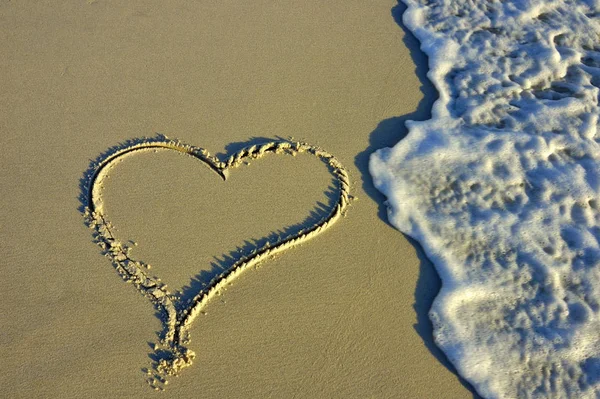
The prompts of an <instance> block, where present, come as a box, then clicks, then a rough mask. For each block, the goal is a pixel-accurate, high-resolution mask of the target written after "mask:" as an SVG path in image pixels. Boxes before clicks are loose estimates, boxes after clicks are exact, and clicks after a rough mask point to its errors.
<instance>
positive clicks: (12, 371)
mask: <svg viewBox="0 0 600 399" xmlns="http://www.w3.org/2000/svg"><path fill="white" fill-rule="evenodd" d="M392 8H394V11H393V12H392V11H391V9H392ZM402 9H403V7H402V6H397V4H396V3H395V2H394V1H387V0H386V1H377V2H362V1H344V2H342V1H329V2H319V1H312V0H311V1H304V2H292V1H278V2H275V1H273V2H268V1H253V2H250V1H245V0H244V1H236V2H232V1H227V0H226V1H218V2H217V1H202V2H195V3H191V2H184V1H169V2H167V3H162V2H150V1H139V2H117V1H104V0H96V1H57V2H9V1H7V2H1V3H0V19H1V21H2V23H1V24H0V33H1V37H2V39H1V40H0V49H1V53H2V54H3V57H2V60H1V61H0V80H1V84H0V87H2V94H3V96H2V97H1V98H0V102H1V103H0V106H1V109H2V111H1V112H0V127H1V129H2V134H1V135H0V145H1V148H2V157H1V158H0V166H1V167H0V189H1V190H2V191H1V192H2V195H1V196H0V205H1V209H2V211H1V212H0V255H1V257H2V260H3V261H2V262H1V263H0V268H1V273H2V274H1V275H2V277H3V281H2V286H3V293H4V295H3V300H2V301H0V339H1V343H2V345H1V346H0V356H1V359H2V361H1V362H0V364H1V366H0V390H1V391H0V396H2V397H10V398H32V397H61V398H81V397H89V398H106V397H129V398H137V397H140V398H141V397H150V396H152V395H159V394H160V395H162V396H163V397H174V398H175V397H177V398H188V397H189V398H192V397H199V396H202V397H206V398H226V397H244V398H264V397H306V398H315V397H346V398H347V397H357V398H358V397H360V398H363V397H376V398H397V397H398V398H399V397H406V398H434V397H444V398H470V397H473V394H472V393H471V392H470V391H469V389H468V388H467V387H465V385H464V384H463V383H461V381H460V380H459V379H458V378H457V376H456V375H455V374H454V373H453V372H452V371H451V368H450V367H449V365H448V364H447V361H446V360H445V359H444V357H443V355H442V354H441V352H440V351H439V350H438V349H437V348H436V347H435V346H434V344H433V341H432V338H431V325H430V323H429V320H428V318H427V310H428V309H429V307H430V306H431V302H432V300H433V298H434V296H435V295H436V293H437V291H438V290H439V280H438V278H437V276H436V274H435V272H434V270H433V268H432V266H431V265H430V264H429V263H428V262H427V261H426V260H425V259H424V258H423V257H422V255H421V253H420V252H419V251H418V250H417V249H415V247H414V246H413V245H412V244H411V243H409V242H408V241H407V240H406V239H404V238H402V235H401V233H399V232H398V231H397V230H395V229H393V228H392V227H390V226H389V225H388V224H387V223H386V221H385V206H384V205H383V202H382V201H383V198H382V196H381V195H380V194H378V193H377V191H376V190H375V189H374V187H373V185H372V183H371V181H370V177H369V175H368V170H367V162H368V157H369V155H370V154H371V153H372V152H373V151H374V150H375V149H378V148H381V147H384V146H391V145H393V144H395V143H396V142H397V141H398V140H399V139H400V138H402V136H403V134H405V132H406V130H405V128H404V124H403V123H404V121H405V120H406V119H426V118H427V117H428V115H427V111H428V109H429V108H430V107H431V104H432V102H433V101H434V100H435V92H434V91H433V89H432V88H431V85H430V84H429V83H428V82H427V81H426V79H425V78H424V75H425V73H426V71H427V70H426V59H425V58H424V56H423V55H422V54H421V53H419V52H418V50H417V49H418V44H417V43H416V41H415V39H414V37H412V36H410V35H408V34H407V33H405V32H404V31H403V29H402V27H401V26H399V15H400V13H401V11H402ZM159 134H163V135H166V136H168V137H169V138H176V139H179V140H181V142H182V143H185V144H189V145H192V146H196V147H201V148H205V149H207V150H208V151H209V152H210V153H211V154H214V155H215V156H216V157H217V158H218V159H219V160H221V161H225V162H226V160H227V159H228V158H229V157H230V156H232V155H234V154H236V153H238V152H239V151H240V150H242V149H248V148H252V146H256V147H254V150H252V151H249V153H250V154H255V153H254V152H253V151H257V149H258V148H260V147H261V145H264V144H265V143H269V142H273V141H275V142H283V141H285V142H291V143H296V142H300V143H308V145H310V146H317V147H319V148H322V149H324V150H325V151H327V152H328V153H330V154H332V155H333V156H335V159H336V162H339V165H342V166H343V168H344V169H343V170H344V171H347V173H348V176H349V186H348V187H347V190H349V193H350V194H349V197H348V198H347V199H345V197H344V189H343V187H344V183H343V179H342V178H341V177H340V175H339V173H337V172H336V170H341V169H336V168H337V166H335V165H334V166H332V165H331V164H328V163H327V162H325V164H324V162H323V160H322V159H321V158H320V157H318V156H317V157H315V156H311V155H310V154H306V153H303V154H297V155H296V156H289V154H281V156H278V155H269V156H265V157H262V158H260V159H253V157H252V156H248V152H247V153H246V154H247V155H246V156H244V157H243V159H239V162H241V163H240V165H239V167H237V168H235V170H230V171H229V172H230V173H229V174H228V176H227V180H226V181H224V180H223V179H221V178H220V177H219V176H218V175H216V174H215V173H214V170H211V169H210V167H209V168H207V167H206V165H202V162H198V160H197V159H194V158H193V157H190V156H186V155H183V154H179V153H175V152H173V151H165V150H160V149H158V150H157V152H153V151H144V152H143V153H140V154H137V155H135V156H131V157H125V158H123V160H122V161H120V162H118V164H116V165H114V166H113V167H111V168H110V170H109V171H107V173H106V176H105V177H104V178H103V181H102V187H99V188H98V189H99V190H100V191H101V192H102V194H101V195H102V203H103V205H102V206H103V208H102V210H103V212H105V214H106V215H107V217H108V218H109V219H110V222H112V224H113V227H111V232H112V233H114V234H115V235H118V237H119V241H120V242H122V243H125V244H126V246H128V247H130V248H131V249H130V250H129V253H130V254H131V256H132V258H133V259H136V260H140V261H142V262H144V264H145V265H151V266H152V268H151V269H147V268H145V267H142V268H139V269H132V270H133V272H132V273H134V274H136V273H137V272H138V271H140V270H145V271H147V272H148V273H149V274H152V275H153V276H160V278H161V284H163V283H164V284H167V285H168V290H169V292H170V293H177V292H179V291H181V295H180V296H181V298H180V299H181V300H182V301H185V300H189V299H192V300H193V299H194V292H196V293H197V292H200V290H201V289H203V287H206V286H207V285H209V284H210V281H211V279H212V278H213V277H214V276H215V275H218V274H219V273H223V272H226V270H227V268H228V267H230V266H231V265H233V264H235V262H236V260H239V259H242V258H243V257H248V256H251V255H250V254H252V251H253V250H255V251H260V250H261V248H265V245H266V242H267V241H269V242H270V243H271V244H270V245H273V246H277V245H278V244H280V243H281V242H282V240H285V237H295V236H297V237H300V236H301V234H303V233H302V230H303V229H310V228H312V227H315V226H320V225H322V223H324V222H325V221H327V220H328V219H327V218H328V217H329V216H331V215H332V214H335V215H338V213H339V215H340V216H341V214H342V213H344V215H343V217H339V220H337V221H336V223H335V224H334V225H332V226H330V228H328V229H327V231H324V232H322V234H319V235H318V236H317V237H314V239H311V240H310V241H306V242H305V241H302V242H298V243H297V244H298V245H295V246H294V247H293V248H289V249H287V250H286V251H285V252H280V253H278V254H276V255H274V256H273V254H270V256H268V257H266V259H263V260H262V262H260V264H259V265H252V267H249V268H248V270H247V271H245V272H244V273H243V274H241V275H240V276H239V277H237V278H236V279H235V280H234V281H233V282H232V284H229V285H227V286H226V287H224V289H222V290H220V292H219V294H218V295H215V296H214V297H213V298H212V299H211V300H210V301H207V303H203V306H202V309H201V311H202V312H200V309H199V312H200V313H199V314H195V315H194V317H195V320H194V322H193V323H190V324H189V326H188V327H189V331H186V332H189V334H190V335H191V336H192V337H193V339H192V340H191V342H189V344H186V346H187V348H188V349H189V350H191V351H193V352H195V359H194V362H193V365H192V366H191V367H187V368H185V370H182V372H181V375H180V376H179V378H172V379H170V380H169V384H168V386H165V385H164V384H155V383H153V384H154V386H157V387H160V388H161V389H162V388H166V390H165V391H164V392H162V393H154V391H153V390H152V386H153V385H152V384H148V379H149V378H150V379H151V378H152V376H150V377H149V376H148V375H147V373H146V370H152V367H153V364H154V363H155V362H156V361H157V357H156V356H155V354H156V352H155V344H156V343H157V342H159V341H160V338H161V334H163V333H164V330H165V328H164V327H165V325H164V322H163V321H162V320H161V317H160V309H158V312H157V308H156V307H153V304H152V303H151V302H150V301H149V300H148V297H147V296H146V297H144V296H143V295H140V294H139V292H138V290H136V287H135V283H134V284H126V283H125V282H124V281H123V278H122V275H123V273H121V276H120V275H119V270H118V267H117V266H115V260H116V261H117V263H118V262H120V261H122V258H121V257H120V256H121V255H123V254H120V253H116V254H115V253H114V252H113V253H112V254H109V256H102V251H101V250H100V248H99V247H98V245H97V243H95V242H94V238H93V236H94V226H92V227H93V228H92V229H90V228H89V226H88V225H89V223H90V219H88V222H87V224H88V225H86V219H85V217H84V212H85V210H84V208H85V193H86V188H87V187H86V184H85V183H86V182H89V179H86V176H88V175H86V173H88V172H89V171H90V170H91V169H90V168H92V169H93V168H94V165H95V164H94V160H97V159H99V158H98V157H100V156H101V155H102V154H105V153H106V151H107V150H109V149H110V148H111V147H113V146H115V145H123V143H126V142H127V141H128V140H135V139H140V138H142V137H149V138H154V139H155V140H156V139H157V138H160V137H162V136H159ZM160 140H162V139H160ZM311 148H312V147H311ZM288 150H289V149H288ZM284 152H285V151H284ZM309 152H310V151H309ZM215 162H216V161H215ZM235 162H237V161H235ZM246 163H249V165H246ZM336 165H337V164H336ZM209 166H210V165H209ZM332 171H333V174H332ZM344 173H345V172H344ZM346 194H347V193H346ZM347 202H349V204H350V205H349V206H348V208H347V209H345V211H344V212H342V210H343V209H340V204H342V203H343V207H345V205H346V203H347ZM336 207H338V208H336ZM336 209H338V211H336ZM331 212H333V213H331ZM336 217H337V216H336ZM96 233H97V234H96V241H97V238H98V234H99V233H100V232H96ZM109 252H110V251H109ZM117 256H119V259H120V260H119V259H117V258H116V257H117ZM116 269H117V270H116ZM196 316H197V317H196ZM186 328H187V327H186ZM167 330H168V329H167ZM167 343H168V342H167ZM155 382H156V381H155Z"/></svg>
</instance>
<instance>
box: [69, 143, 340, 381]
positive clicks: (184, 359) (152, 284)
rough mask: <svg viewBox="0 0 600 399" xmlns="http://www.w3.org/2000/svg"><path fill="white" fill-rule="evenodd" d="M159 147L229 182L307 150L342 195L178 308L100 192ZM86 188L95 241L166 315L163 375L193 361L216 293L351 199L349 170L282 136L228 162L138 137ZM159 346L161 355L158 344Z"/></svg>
mask: <svg viewBox="0 0 600 399" xmlns="http://www.w3.org/2000/svg"><path fill="white" fill-rule="evenodd" d="M157 149H163V150H173V151H177V152H180V153H184V154H187V155H189V156H192V157H193V158H196V159H197V160H199V161H201V162H203V163H204V164H205V165H206V166H208V167H210V168H211V169H212V170H213V171H214V172H216V173H217V174H218V175H219V176H220V177H221V178H222V179H223V180H224V181H226V180H227V172H228V171H229V170H231V169H234V168H236V167H238V166H240V165H241V164H242V163H243V162H244V161H245V160H249V159H259V158H262V157H263V156H265V155H267V154H270V153H275V154H289V155H295V154H297V153H301V152H303V153H308V154H311V155H313V156H315V157H317V158H319V159H320V160H321V161H323V162H324V163H325V164H326V165H327V167H328V169H329V172H330V173H331V174H332V175H333V176H334V177H335V178H336V180H337V182H338V189H339V196H338V199H337V201H336V204H335V205H334V206H333V207H331V210H330V212H329V213H328V215H327V216H325V217H323V218H321V220H319V221H318V222H317V223H314V224H312V225H311V226H308V227H305V228H302V229H300V230H299V231H297V232H294V233H290V234H288V235H286V236H284V237H283V238H281V239H280V240H278V241H277V242H276V243H275V244H273V245H271V244H270V243H269V242H267V243H266V244H265V245H263V246H262V247H260V248H257V249H255V250H254V251H252V252H251V253H250V254H247V255H242V256H240V257H239V258H237V260H235V262H234V263H233V264H232V265H231V266H230V267H229V268H227V269H226V270H224V271H223V272H222V273H220V274H219V275H217V276H215V277H214V278H213V279H212V280H211V281H210V282H209V283H208V285H207V286H206V287H203V288H202V289H200V290H199V291H198V293H197V294H196V295H195V296H194V297H193V298H192V299H191V300H190V301H189V302H188V306H186V307H185V308H182V309H177V306H176V304H177V303H179V301H178V300H177V298H176V297H174V296H173V294H172V293H170V292H169V291H168V290H167V289H166V284H164V283H162V281H161V280H160V278H158V277H152V276H150V275H148V274H147V269H149V267H148V265H147V264H144V263H143V262H140V261H137V260H135V259H132V258H131V257H130V256H129V254H128V247H127V246H123V245H122V244H121V243H120V242H119V240H118V239H117V238H116V236H115V235H114V234H113V231H112V225H111V223H110V222H109V221H108V220H107V218H106V217H105V215H104V213H103V212H102V211H103V203H102V198H101V195H100V191H101V186H102V181H103V179H104V178H105V177H106V175H107V173H108V171H109V170H110V169H111V168H112V167H113V166H114V165H115V164H116V163H117V161H120V160H121V159H122V158H123V157H125V156H129V155H132V154H135V153H139V152H143V151H149V150H157ZM81 189H82V195H81V198H80V199H81V201H82V204H83V207H82V209H81V210H82V213H83V215H84V218H85V223H86V225H87V226H88V227H90V228H91V229H92V230H93V233H92V235H93V238H94V241H95V242H96V243H97V244H98V245H99V246H100V247H101V248H102V250H103V252H104V254H105V255H106V256H108V257H109V258H110V259H111V261H112V263H113V266H114V267H115V269H116V270H117V272H118V273H119V274H120V275H121V277H122V278H123V279H124V280H125V281H126V282H128V283H133V285H134V286H135V287H136V289H137V290H138V292H140V293H141V294H142V295H144V296H145V297H146V298H148V299H149V300H150V301H151V302H152V304H153V305H154V307H155V308H157V309H158V310H160V311H161V313H162V314H163V315H165V316H166V317H165V318H164V319H162V320H161V321H162V323H163V328H164V331H163V334H162V338H161V344H162V345H163V346H165V347H166V348H167V350H166V351H162V352H163V355H162V356H161V357H162V358H161V359H159V360H158V361H157V363H156V364H155V369H156V370H157V372H159V373H160V374H161V375H163V376H167V375H177V374H178V373H179V371H180V370H181V369H183V368H185V367H188V366H190V365H191V364H192V362H193V359H194V357H195V353H194V352H193V351H191V350H190V349H188V348H187V347H185V346H184V345H185V344H189V342H190V341H191V339H190V332H189V329H190V327H191V325H192V323H193V321H194V320H195V319H196V317H197V316H198V315H199V314H200V313H201V311H202V309H203V308H204V306H205V305H206V304H207V303H208V302H209V301H210V299H211V298H212V297H214V295H215V294H217V293H218V292H219V291H220V290H221V289H222V288H224V287H225V285H227V284H229V283H231V282H232V281H233V280H234V279H235V278H236V277H237V276H238V275H239V274H241V273H242V272H243V271H244V270H246V269H248V268H250V267H251V266H254V265H256V264H258V263H260V262H262V261H264V260H265V259H266V258H268V257H270V256H272V255H274V254H276V253H279V252H282V251H285V250H287V249H290V248H292V247H294V246H296V245H298V244H300V243H303V242H306V241H307V240H309V239H311V238H314V237H315V236H317V235H319V234H320V233H322V232H323V231H325V230H326V229H328V228H329V227H330V226H331V225H333V224H334V223H335V222H336V221H337V220H338V219H339V218H340V216H343V215H344V214H345V211H346V208H347V207H348V205H349V201H350V183H349V178H348V173H347V171H346V169H345V168H344V167H343V166H342V164H341V163H340V162H339V161H338V160H337V159H336V158H335V157H334V156H333V155H331V154H330V153H328V152H326V151H324V150H323V149H321V148H319V147H316V146H312V145H310V144H307V143H302V142H296V141H288V140H281V139H278V140H273V141H270V142H267V143H264V144H259V145H249V146H246V147H244V148H242V149H241V150H239V151H237V152H235V153H234V154H232V155H231V156H229V158H227V159H226V160H225V161H221V160H219V158H218V157H215V156H212V155H210V153H209V152H208V151H207V150H206V149H204V148H200V147H195V146H192V145H189V144H184V143H182V142H180V141H179V140H174V139H168V138H167V137H166V136H162V135H159V136H157V137H156V138H142V139H136V140H133V141H128V142H126V143H124V144H123V145H120V146H116V147H113V148H111V149H109V150H108V151H107V152H105V153H104V154H101V155H100V156H99V157H98V158H97V159H96V160H95V161H94V162H92V164H91V165H90V168H88V171H87V172H86V174H85V175H84V178H83V179H82V180H81ZM155 350H156V352H157V353H158V350H157V348H155ZM165 352H166V353H165ZM148 373H149V372H148ZM149 374H150V373H149ZM149 382H150V383H151V385H153V386H154V388H155V389H163V388H162V387H161V386H157V382H159V383H163V384H164V383H165V382H166V378H164V377H162V376H156V377H155V378H154V379H151V380H150V381H149Z"/></svg>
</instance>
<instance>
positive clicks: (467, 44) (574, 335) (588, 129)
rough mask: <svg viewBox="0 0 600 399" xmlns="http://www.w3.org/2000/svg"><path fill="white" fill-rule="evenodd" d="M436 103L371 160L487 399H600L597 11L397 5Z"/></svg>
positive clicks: (521, 5)
mask: <svg viewBox="0 0 600 399" xmlns="http://www.w3.org/2000/svg"><path fill="white" fill-rule="evenodd" d="M404 1H405V2H406V3H407V5H408V10H407V11H406V12H405V14H404V22H405V24H406V26H407V27H408V28H409V29H410V30H411V31H412V32H413V33H414V34H415V35H416V36H417V38H418V39H419V41H420V42H421V48H422V49H423V51H424V52H425V53H427V55H428V56H429V68H430V72H429V74H428V76H429V78H430V80H431V81H432V82H433V84H434V85H435V86H436V88H437V90H438V91H439V93H440V97H439V99H438V100H437V101H436V103H435V105H434V109H433V110H432V119H430V120H428V121H425V122H410V123H408V124H407V125H408V128H409V134H408V136H407V137H406V138H405V139H404V140H402V141H401V142H400V143H399V144H397V145H396V146H395V147H393V148H391V149H390V148H386V149H382V150H380V151H377V152H376V153H375V154H373V156H372V157H371V161H370V171H371V174H372V176H373V179H374V182H375V185H376V187H377V188H378V189H379V190H380V191H381V192H383V193H384V194H385V195H386V197H387V199H388V211H389V219H390V222H391V223H392V224H394V226H396V227H397V228H398V229H400V230H402V231H403V232H405V233H407V234H409V235H411V236H412V237H414V238H415V239H417V240H418V241H419V242H420V243H421V244H422V246H423V248H424V249H425V251H426V253H427V255H428V257H429V258H430V259H431V260H432V262H433V263H434V264H435V266H436V268H437V270H438V272H439V274H440V276H441V279H442V282H443V286H442V289H441V291H440V293H439V295H438V297H437V298H436V300H435V302H434V305H433V307H432V309H431V312H430V317H431V320H432V322H433V326H434V338H435V340H436V343H437V344H438V346H439V347H440V348H441V349H442V350H443V351H444V352H445V353H446V354H447V356H448V358H449V359H450V361H451V362H452V363H453V364H454V365H455V366H456V368H457V370H458V372H459V373H460V374H461V375H462V376H463V377H465V378H466V379H467V380H468V381H470V382H471V383H472V384H473V385H474V386H475V388H476V389H477V391H478V392H479V393H480V394H481V395H482V396H484V397H486V398H516V397H519V398H530V397H531V398H542V397H543V398H547V397H552V398H554V397H556V398H562V397H571V398H596V397H600V319H599V312H600V196H599V193H600V163H599V160H600V146H599V144H598V143H599V142H600V136H599V135H598V128H597V127H598V117H599V115H600V108H599V107H598V95H599V90H598V87H600V24H599V12H600V1H592V0H589V1H583V0H580V1H569V0H555V1H547V0H546V1H541V0H523V1H483V0H481V1H476V0H437V1H431V0H404Z"/></svg>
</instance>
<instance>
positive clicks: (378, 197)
mask: <svg viewBox="0 0 600 399" xmlns="http://www.w3.org/2000/svg"><path fill="white" fill-rule="evenodd" d="M405 10H406V5H404V3H402V2H401V1H399V2H398V4H397V5H396V6H395V7H394V8H392V10H391V14H392V17H393V18H394V21H395V22H396V23H397V24H398V25H399V26H400V28H402V30H403V31H404V38H403V42H404V45H405V46H406V47H407V48H408V50H409V52H410V56H411V58H412V60H413V62H414V64H415V67H416V68H415V74H416V75H417V77H418V79H419V82H420V83H421V86H420V88H419V89H420V90H421V93H422V94H423V98H422V99H421V101H420V102H419V104H418V105H417V108H416V109H415V111H413V112H411V113H409V114H405V115H402V116H396V117H392V118H389V119H385V120H383V121H381V122H380V123H379V124H378V125H377V128H376V129H375V130H373V132H371V134H370V136H369V147H368V148H367V149H366V150H365V151H363V152H361V153H360V154H358V155H357V156H356V158H355V165H356V167H357V168H358V169H359V170H360V172H361V175H362V187H363V189H364V190H365V192H366V193H367V194H368V195H369V196H370V197H371V198H372V199H373V200H374V201H376V202H377V203H378V204H379V209H378V216H379V218H380V219H381V220H382V221H384V222H385V223H387V224H388V225H389V221H388V219H387V210H386V206H385V200H386V198H385V196H384V195H383V194H381V193H380V192H379V191H377V189H376V188H375V186H374V185H373V181H372V179H371V175H370V174H369V157H370V156H371V154H372V153H373V152H374V151H376V150H378V149H380V148H384V147H392V146H394V145H396V144H397V143H398V142H399V141H400V140H402V139H403V138H404V137H406V135H407V134H408V129H407V128H406V126H405V122H406V121H409V120H415V121H419V120H421V121H422V120H427V119H430V118H431V109H432V107H433V103H434V102H435V101H436V100H437V98H438V92H437V90H436V89H435V87H434V86H433V84H432V83H431V81H430V80H429V79H428V78H427V71H428V57H427V55H426V54H425V53H423V52H422V51H421V49H420V43H419V41H418V40H417V38H416V37H415V36H414V35H413V34H412V33H411V31H410V30H408V28H407V27H406V26H405V25H404V23H403V21H402V14H404V11H405ZM399 95H400V94H399ZM405 238H406V239H407V240H408V241H409V242H410V243H411V244H412V245H413V247H414V248H415V250H416V253H417V256H418V258H419V260H420V262H421V264H420V270H419V279H418V281H417V285H416V288H415V303H414V305H413V307H414V309H415V312H416V316H417V323H416V324H415V325H414V328H415V331H416V332H417V333H418V334H419V336H420V337H421V338H422V339H423V342H424V344H425V346H426V347H427V349H429V351H430V352H431V353H432V354H433V356H435V357H436V359H437V360H438V361H439V362H440V363H442V364H443V365H444V366H445V367H446V368H447V369H448V370H450V371H452V372H453V373H454V374H456V376H457V378H458V379H459V380H460V382H461V384H462V385H463V386H464V387H465V388H467V389H468V390H469V391H470V392H471V393H472V394H473V398H474V399H480V396H479V395H478V394H477V392H476V391H475V389H474V388H473V387H472V386H471V385H470V384H469V383H468V382H467V381H466V380H464V379H463V378H462V377H460V376H459V375H458V373H457V371H456V368H455V367H454V366H453V365H452V363H450V361H449V360H448V358H447V357H446V355H445V354H444V353H443V352H442V351H441V350H440V349H439V348H438V347H437V346H436V345H435V342H434V340H433V334H432V331H433V326H432V324H431V320H429V315H428V314H429V309H431V305H432V303H433V300H434V299H435V297H436V296H437V294H438V292H439V291H440V288H441V281H440V278H439V276H438V274H437V272H436V271H435V268H434V266H433V264H432V263H431V261H430V260H429V259H427V257H426V256H425V252H424V251H423V249H422V247H421V245H419V243H418V242H417V241H415V240H413V239H412V238H410V237H408V236H405Z"/></svg>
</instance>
